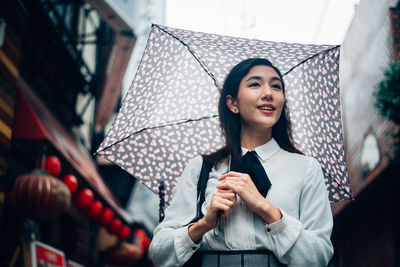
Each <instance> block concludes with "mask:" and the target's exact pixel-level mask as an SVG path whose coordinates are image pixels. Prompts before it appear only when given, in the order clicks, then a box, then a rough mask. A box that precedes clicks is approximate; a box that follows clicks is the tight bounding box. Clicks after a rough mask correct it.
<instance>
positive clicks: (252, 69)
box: [150, 58, 333, 267]
mask: <svg viewBox="0 0 400 267" xmlns="http://www.w3.org/2000/svg"><path fill="white" fill-rule="evenodd" d="M219 118H220V123H221V128H222V132H223V134H224V136H225V139H226V146H225V147H224V148H222V149H220V150H218V151H216V152H215V153H213V154H210V155H206V156H203V157H201V156H198V157H196V158H194V159H192V160H191V161H190V162H189V164H188V165H187V167H186V169H185V170H184V172H183V173H182V176H181V179H180V180H179V183H178V185H177V187H176V191H175V195H174V198H173V200H172V202H171V205H170V206H169V207H168V208H167V210H166V212H165V214H166V216H165V219H164V221H163V222H162V223H161V224H160V225H158V226H157V228H156V229H155V231H154V237H153V240H152V243H151V247H150V256H151V258H152V259H153V261H154V263H155V264H156V265H157V266H181V265H183V264H185V263H186V262H187V261H188V260H189V259H190V258H191V257H192V255H193V254H194V253H195V252H196V251H197V250H200V251H202V255H203V256H202V257H203V266H284V265H288V266H308V267H309V266H326V265H327V264H328V262H329V260H330V259H331V257H332V255H333V247H332V244H331V241H330V235H331V231H332V226H333V220H332V214H331V209H330V205H329V200H328V194H327V191H326V188H325V182H324V177H323V174H322V170H321V167H320V165H319V163H318V161H317V160H315V159H314V158H312V157H308V156H304V155H303V154H302V153H301V152H299V151H298V150H297V149H296V148H295V147H294V144H293V140H292V134H291V125H290V120H289V116H288V112H287V107H286V101H285V86H284V83H283V79H282V75H281V73H280V71H279V70H278V69H277V68H276V67H275V66H273V65H272V64H271V62H269V61H268V60H266V59H261V58H252V59H247V60H244V61H242V62H241V63H239V64H238V65H236V66H235V67H234V68H233V69H232V70H231V72H230V73H229V75H228V76H227V78H226V80H225V83H224V86H223V90H222V93H221V97H220V100H219ZM203 160H205V161H208V162H212V164H213V166H214V167H213V168H212V170H211V172H210V174H209V180H208V182H207V188H206V191H205V201H204V203H203V205H202V208H201V211H202V213H203V214H205V215H204V217H203V218H201V219H200V220H198V221H197V222H195V223H191V224H190V222H191V221H192V220H193V218H194V217H195V216H196V204H197V198H196V196H197V181H198V178H199V173H200V169H201V166H202V161H203Z"/></svg>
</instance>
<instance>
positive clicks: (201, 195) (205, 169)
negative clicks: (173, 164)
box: [191, 158, 213, 223]
mask: <svg viewBox="0 0 400 267" xmlns="http://www.w3.org/2000/svg"><path fill="white" fill-rule="evenodd" d="M212 167H213V164H212V163H211V162H208V161H205V160H204V158H203V164H202V165H201V171H200V175H199V180H198V181H197V210H196V218H194V219H193V220H192V221H191V223H194V222H197V221H198V220H200V219H201V218H203V216H204V215H203V213H201V206H202V205H203V203H204V200H205V194H206V187H207V181H208V178H209V176H210V172H211V169H212Z"/></svg>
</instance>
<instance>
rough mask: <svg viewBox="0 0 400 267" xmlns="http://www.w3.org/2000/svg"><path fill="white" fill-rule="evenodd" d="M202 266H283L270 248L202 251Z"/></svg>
mask: <svg viewBox="0 0 400 267" xmlns="http://www.w3.org/2000/svg"><path fill="white" fill-rule="evenodd" d="M201 254H202V264H201V266H202V267H258V266H265V267H282V266H286V265H284V264H282V263H280V262H279V261H278V259H277V258H276V257H275V255H274V254H273V253H272V252H271V251H269V250H249V251H246V250H241V251H202V253H201Z"/></svg>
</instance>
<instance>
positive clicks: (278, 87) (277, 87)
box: [271, 84, 282, 90]
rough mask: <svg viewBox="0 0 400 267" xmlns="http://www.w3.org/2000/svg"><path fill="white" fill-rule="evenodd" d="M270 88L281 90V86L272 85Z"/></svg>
mask: <svg viewBox="0 0 400 267" xmlns="http://www.w3.org/2000/svg"><path fill="white" fill-rule="evenodd" d="M271 87H272V88H276V89H279V90H282V86H281V85H280V84H273V85H272V86H271Z"/></svg>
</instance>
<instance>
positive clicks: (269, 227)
mask: <svg viewBox="0 0 400 267" xmlns="http://www.w3.org/2000/svg"><path fill="white" fill-rule="evenodd" d="M279 210H280V212H281V214H282V217H281V219H280V220H278V221H276V222H273V223H271V224H267V223H266V224H265V226H264V227H265V231H266V232H267V234H275V233H279V232H281V231H282V230H283V228H284V227H285V225H286V218H285V217H286V214H285V213H284V212H283V211H282V210H281V209H279Z"/></svg>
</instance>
